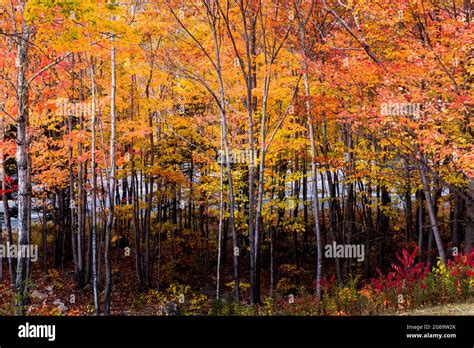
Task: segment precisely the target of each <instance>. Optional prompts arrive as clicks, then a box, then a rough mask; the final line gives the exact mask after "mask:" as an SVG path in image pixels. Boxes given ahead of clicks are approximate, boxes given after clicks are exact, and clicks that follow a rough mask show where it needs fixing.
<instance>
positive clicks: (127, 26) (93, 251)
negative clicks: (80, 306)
mask: <svg viewBox="0 0 474 348" xmlns="http://www.w3.org/2000/svg"><path fill="white" fill-rule="evenodd" d="M470 16H471V7H470V3H469V2H468V1H449V2H448V1H443V0H437V1H431V2H426V1H407V0H397V1H389V0H380V1H377V2H375V3H374V2H373V1H366V0H348V1H333V0H323V1H315V0H291V1H290V0H285V1H283V0H275V1H268V0H239V1H231V0H226V1H223V0H198V1H191V2H190V1H181V0H176V1H171V0H152V1H151V0H150V1H142V0H140V1H103V0H100V1H92V0H87V1H79V0H73V1H70V0H68V1H62V0H58V1H48V0H28V1H27V0H14V1H13V0H12V1H10V0H8V1H6V0H2V2H0V52H1V59H0V81H1V83H0V115H1V124H0V127H1V129H0V132H1V139H0V162H1V163H2V168H1V172H0V175H1V176H0V178H1V180H2V187H1V190H0V194H1V195H2V202H3V210H4V215H3V221H5V231H6V239H7V240H8V241H9V243H13V242H16V243H18V245H30V244H33V241H36V240H39V239H38V238H39V237H36V236H35V234H36V233H37V232H38V228H39V229H40V233H39V236H40V237H41V245H42V255H43V272H48V269H50V268H53V269H56V268H61V269H64V267H67V268H70V269H72V270H73V273H74V279H75V286H76V287H77V288H78V289H85V288H87V287H88V286H90V287H91V288H92V292H91V294H92V298H93V300H92V302H93V307H94V312H95V313H97V314H98V313H100V312H103V313H105V314H110V313H116V312H117V309H116V308H114V305H113V298H116V296H117V295H115V294H116V291H115V290H116V289H117V288H118V287H120V284H119V283H118V280H117V277H120V273H127V274H128V273H130V274H134V282H135V284H134V285H133V286H134V287H136V289H137V291H141V292H150V291H153V290H154V289H157V291H158V292H160V291H164V289H165V288H168V287H170V288H172V289H175V288H173V286H174V285H173V284H175V283H176V284H185V285H191V286H194V287H198V288H199V287H200V286H202V285H203V284H202V283H203V282H204V283H206V284H207V283H211V284H213V285H212V287H214V288H215V292H214V294H215V296H216V297H217V299H219V298H220V297H222V296H224V295H226V290H225V289H226V288H228V289H231V291H232V297H233V298H234V301H236V302H239V301H242V300H243V301H246V302H248V303H249V304H250V305H254V304H261V303H262V297H266V296H267V295H268V294H270V295H271V296H273V295H275V294H279V295H288V294H289V293H292V292H296V291H300V290H298V289H300V287H305V289H309V290H308V291H311V292H312V291H314V294H315V297H316V301H317V302H318V303H323V302H324V301H325V298H324V297H325V296H329V293H330V290H329V284H333V282H335V279H336V280H337V283H338V284H345V282H348V281H349V279H350V278H351V276H352V275H353V274H356V275H358V276H361V277H362V278H363V279H366V280H369V279H371V278H373V277H376V276H377V275H378V274H379V273H380V272H382V273H387V272H390V271H391V270H392V269H394V265H393V263H394V262H396V260H397V258H398V260H399V261H400V260H401V261H402V262H404V265H405V264H408V263H409V264H410V265H412V264H414V262H415V256H416V261H418V262H419V264H418V266H417V267H418V268H416V269H417V270H418V271H420V272H421V271H422V270H423V279H424V278H425V277H426V274H427V273H426V272H428V271H426V272H425V271H424V270H425V269H424V268H422V266H421V265H422V263H423V267H425V265H428V264H430V265H432V266H434V267H443V266H440V265H438V266H435V265H436V264H437V263H436V262H437V258H439V260H440V262H441V264H442V265H447V264H448V263H449V261H452V260H453V258H454V257H457V254H458V253H459V254H461V253H462V252H463V253H464V255H466V257H467V256H469V255H470V254H471V253H472V247H473V245H474V184H473V181H472V178H473V176H474V165H473V163H474V151H473V133H472V118H471V106H472V93H471V85H470V84H471V82H472V57H471V55H472V50H471V48H470V42H471V41H472V24H471V17H470ZM16 181H17V182H16ZM12 205H16V206H18V217H17V218H15V217H13V216H11V215H12V214H10V206H12ZM35 211H36V212H37V213H34V212H35ZM12 221H13V222H15V224H14V226H12ZM333 242H334V243H337V244H345V245H353V244H360V245H364V246H365V260H364V262H363V263H362V264H358V263H357V262H355V261H354V260H353V259H351V258H334V259H329V258H325V256H324V247H325V246H326V245H330V244H331V243H333ZM415 246H417V247H416V249H415ZM407 248H408V249H410V250H411V252H410V253H408V251H406V249H407ZM120 249H124V250H125V254H126V256H121V257H120V259H118V258H119V256H117V255H119V254H120V255H122V254H124V253H123V252H122V250H120ZM400 250H403V252H402V254H400ZM413 250H414V251H413ZM127 253H128V254H127ZM399 255H403V258H404V259H403V260H402V259H401V258H400V256H399ZM129 256H130V257H129ZM408 258H409V262H408V261H407V260H408ZM127 260H129V263H127ZM17 262H18V263H17V265H14V264H13V263H12V261H11V260H10V259H9V260H8V265H9V268H8V269H9V274H10V280H9V281H10V283H13V284H14V290H15V296H14V302H15V304H16V306H17V308H18V314H24V313H25V311H26V308H27V306H28V304H29V303H28V299H29V297H30V296H29V293H30V284H29V279H30V278H31V276H32V274H31V269H32V267H34V265H31V262H30V260H29V259H28V258H27V257H19V258H18V259H17ZM459 262H461V261H459ZM462 262H464V263H463V265H464V266H463V267H468V266H467V265H468V264H469V262H468V261H466V260H462ZM407 267H408V266H407ZM449 267H451V266H449ZM449 267H448V268H449ZM380 274H381V273H380ZM463 274H464V273H463ZM199 277H201V280H200V279H199ZM388 277H392V278H393V277H394V275H391V276H390V275H389V276H388ZM410 277H411V278H410V281H412V280H413V281H414V279H412V278H413V277H412V276H411V275H410ZM130 278H132V277H130ZM392 278H390V279H392ZM402 278H403V277H402ZM202 279H205V280H204V281H202ZM327 279H331V280H330V281H328V280H327ZM380 279H381V280H380V281H387V279H388V278H384V277H381V278H380ZM397 279H398V278H397ZM372 283H375V284H377V286H378V288H376V290H381V289H384V287H383V286H382V285H380V286H379V283H377V281H373V280H372ZM379 288H380V289H379ZM102 291H103V296H102V295H101V294H102ZM171 293H172V294H173V296H174V295H176V293H175V291H171ZM196 301H198V300H197V299H196Z"/></svg>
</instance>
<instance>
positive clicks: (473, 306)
mask: <svg viewBox="0 0 474 348" xmlns="http://www.w3.org/2000/svg"><path fill="white" fill-rule="evenodd" d="M398 314H399V315H447V316H451V315H474V302H468V303H447V304H444V305H440V306H433V307H425V308H417V309H410V310H408V311H405V312H399V313H398Z"/></svg>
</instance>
